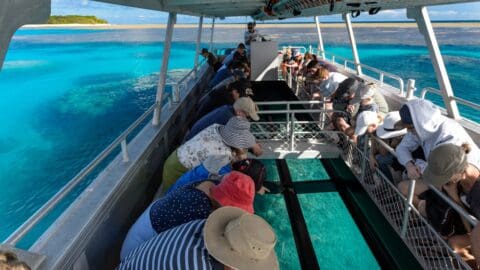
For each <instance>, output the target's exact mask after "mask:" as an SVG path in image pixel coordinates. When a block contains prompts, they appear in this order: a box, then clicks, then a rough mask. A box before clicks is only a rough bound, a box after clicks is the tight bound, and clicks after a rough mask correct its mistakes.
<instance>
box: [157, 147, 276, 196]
mask: <svg viewBox="0 0 480 270" xmlns="http://www.w3.org/2000/svg"><path fill="white" fill-rule="evenodd" d="M232 170H233V171H237V172H241V173H243V174H246V175H248V176H250V177H251V178H252V179H253V182H255V191H256V192H257V193H258V194H261V195H263V194H265V192H270V190H269V189H267V188H266V187H264V186H263V182H264V181H265V177H266V169H265V165H263V163H262V162H260V161H259V160H258V159H253V158H246V159H243V160H240V161H237V162H234V163H233V164H230V161H229V160H228V158H227V157H225V156H209V157H208V158H207V159H206V160H205V161H204V162H203V163H202V164H200V165H198V166H197V167H195V168H193V169H192V170H190V171H188V172H186V173H184V174H183V175H182V176H181V177H180V178H178V180H177V181H176V182H175V184H174V185H173V186H172V187H171V188H170V189H169V190H168V191H167V193H166V194H169V193H170V192H172V191H174V190H177V189H179V188H181V187H183V186H185V185H190V184H193V183H197V182H200V181H202V180H204V179H213V180H215V179H220V178H222V176H223V175H224V174H227V173H229V172H231V171H232Z"/></svg>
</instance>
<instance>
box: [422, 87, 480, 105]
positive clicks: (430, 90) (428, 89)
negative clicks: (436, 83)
mask: <svg viewBox="0 0 480 270" xmlns="http://www.w3.org/2000/svg"><path fill="white" fill-rule="evenodd" d="M427 93H433V94H437V95H439V96H443V95H442V92H441V91H440V90H438V89H435V88H433V87H425V88H423V89H422V92H421V93H420V98H422V99H425V96H426V95H427ZM449 98H450V99H453V100H455V101H456V102H457V103H460V104H462V105H465V106H467V107H470V108H472V109H475V110H477V111H480V105H479V104H477V103H474V102H471V101H468V100H466V99H463V98H459V97H456V96H453V97H449Z"/></svg>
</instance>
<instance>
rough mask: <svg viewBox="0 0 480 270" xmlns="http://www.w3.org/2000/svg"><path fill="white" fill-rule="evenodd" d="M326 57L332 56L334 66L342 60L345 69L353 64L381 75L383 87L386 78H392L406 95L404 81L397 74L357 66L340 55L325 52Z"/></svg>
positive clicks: (380, 79) (362, 65) (366, 66)
mask: <svg viewBox="0 0 480 270" xmlns="http://www.w3.org/2000/svg"><path fill="white" fill-rule="evenodd" d="M325 54H326V55H331V56H332V57H331V61H332V63H333V64H336V62H335V59H340V60H342V61H343V67H344V69H347V68H348V63H351V64H353V65H354V66H357V65H358V66H360V67H362V68H365V69H367V70H370V71H373V72H375V73H377V74H378V75H379V78H378V81H380V83H381V85H383V83H384V78H385V77H388V78H391V79H393V80H396V81H397V82H398V89H399V90H400V95H403V93H404V88H405V83H404V81H403V79H402V78H401V77H400V76H398V75H395V74H392V73H389V72H386V71H383V70H381V69H378V68H374V67H371V66H369V65H365V64H362V63H360V64H356V63H355V62H354V61H352V60H350V59H347V58H344V57H342V56H339V55H335V54H333V53H327V52H325Z"/></svg>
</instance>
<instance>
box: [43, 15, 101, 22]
mask: <svg viewBox="0 0 480 270" xmlns="http://www.w3.org/2000/svg"><path fill="white" fill-rule="evenodd" d="M47 23H48V24H70V23H78V24H105V23H108V22H107V21H106V20H103V19H100V18H97V17H95V16H81V15H66V16H50V18H49V19H48V21H47Z"/></svg>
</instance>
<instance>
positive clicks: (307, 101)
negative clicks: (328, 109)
mask: <svg viewBox="0 0 480 270" xmlns="http://www.w3.org/2000/svg"><path fill="white" fill-rule="evenodd" d="M323 103H324V102H323V101H322V100H293V101H259V102H255V104H256V105H287V104H290V105H298V104H300V105H301V104H323Z"/></svg>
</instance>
